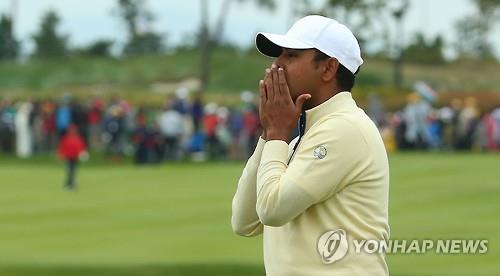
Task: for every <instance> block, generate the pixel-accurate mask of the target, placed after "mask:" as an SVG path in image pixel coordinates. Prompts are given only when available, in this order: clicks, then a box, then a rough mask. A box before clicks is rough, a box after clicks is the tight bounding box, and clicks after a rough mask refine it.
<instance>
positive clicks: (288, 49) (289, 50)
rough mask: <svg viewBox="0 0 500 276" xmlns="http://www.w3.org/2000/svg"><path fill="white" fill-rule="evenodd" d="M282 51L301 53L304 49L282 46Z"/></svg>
mask: <svg viewBox="0 0 500 276" xmlns="http://www.w3.org/2000/svg"><path fill="white" fill-rule="evenodd" d="M283 51H285V52H291V53H294V54H300V53H302V52H303V51H304V50H300V49H290V48H283Z"/></svg>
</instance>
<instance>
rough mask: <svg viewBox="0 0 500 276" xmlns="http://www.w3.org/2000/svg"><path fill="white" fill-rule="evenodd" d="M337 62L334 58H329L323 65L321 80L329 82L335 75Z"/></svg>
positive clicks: (337, 67)
mask: <svg viewBox="0 0 500 276" xmlns="http://www.w3.org/2000/svg"><path fill="white" fill-rule="evenodd" d="M338 69H339V61H338V60H337V59H336V58H329V59H327V60H326V62H325V63H324V65H323V72H322V79H323V81H325V82H329V81H331V80H332V79H333V78H335V75H337V70H338Z"/></svg>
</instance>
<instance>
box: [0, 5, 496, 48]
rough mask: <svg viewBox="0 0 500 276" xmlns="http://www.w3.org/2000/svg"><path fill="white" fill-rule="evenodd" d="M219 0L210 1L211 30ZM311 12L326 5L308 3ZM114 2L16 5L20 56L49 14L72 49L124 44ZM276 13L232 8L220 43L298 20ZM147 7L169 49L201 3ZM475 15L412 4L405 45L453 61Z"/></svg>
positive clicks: (0, 8)
mask: <svg viewBox="0 0 500 276" xmlns="http://www.w3.org/2000/svg"><path fill="white" fill-rule="evenodd" d="M12 1H15V0H0V13H10V12H11V10H12V9H11V3H12ZM222 1H223V0H208V2H209V18H210V22H211V23H212V25H214V22H215V20H216V18H217V16H218V12H219V9H220V6H221V3H222ZM310 1H311V4H312V6H313V7H319V6H321V5H322V4H323V3H324V2H325V0H310ZM116 2H117V1H116V0H85V1H82V0H17V8H16V9H15V10H16V13H15V14H16V18H17V20H16V21H17V23H16V25H15V33H16V36H17V38H18V39H20V40H21V41H22V43H23V52H25V53H29V52H30V51H31V50H32V49H33V42H32V39H31V37H32V35H33V34H34V33H35V32H36V30H37V29H38V25H39V23H40V18H41V15H42V14H43V13H45V12H46V11H47V10H49V9H54V10H55V11H56V12H57V13H58V14H59V16H60V17H61V27H60V32H61V33H63V34H69V35H70V44H71V45H72V46H82V45H86V44H89V43H91V42H92V41H95V40H97V39H112V40H114V41H117V42H118V43H116V44H115V45H116V47H119V45H120V43H123V42H124V41H125V40H126V32H125V29H124V26H123V25H122V23H121V21H120V20H119V18H118V17H117V16H116V15H114V14H113V12H112V11H113V9H114V6H115V5H116ZM277 2H278V5H277V8H276V9H275V10H274V11H268V10H264V9H261V8H259V7H257V6H256V5H255V4H252V1H247V2H246V3H243V4H235V5H232V6H231V10H230V12H229V13H228V17H227V23H226V29H225V31H224V39H225V40H227V41H230V42H233V43H236V44H237V45H240V46H242V47H249V46H251V45H252V44H253V39H254V36H255V33H256V32H258V31H265V32H277V33H285V32H286V30H287V29H288V28H289V27H290V25H291V24H292V23H293V21H294V20H296V18H294V17H293V16H291V10H292V7H291V3H293V2H294V1H293V0H280V1H277ZM147 6H148V8H149V9H150V11H152V12H153V14H154V15H155V17H156V20H155V22H154V24H153V26H152V27H153V29H154V30H155V31H158V32H160V33H162V34H164V35H166V36H167V44H168V45H175V44H177V43H179V42H181V41H182V40H183V39H185V37H187V36H189V35H192V34H193V33H194V32H195V31H196V30H197V29H198V28H199V24H200V0H182V1H179V0H147ZM473 11H474V7H473V5H472V4H471V3H470V0H410V10H409V12H408V14H407V15H406V17H405V22H404V34H405V36H404V39H405V41H406V42H408V41H409V40H410V39H411V38H412V35H413V34H414V33H415V32H416V31H420V32H423V33H424V34H425V35H426V36H427V37H429V38H431V37H434V36H436V35H437V34H441V35H443V36H444V38H445V41H447V42H448V47H447V51H446V54H447V55H448V56H450V57H452V56H453V48H452V47H451V44H452V42H453V41H454V39H455V36H454V27H453V25H454V22H456V20H457V19H460V18H461V17H463V16H465V15H467V14H470V13H471V12H473ZM491 41H492V42H493V45H494V47H495V51H496V54H497V56H499V57H500V47H499V45H500V28H499V27H498V26H496V28H495V29H494V31H493V32H492V34H491Z"/></svg>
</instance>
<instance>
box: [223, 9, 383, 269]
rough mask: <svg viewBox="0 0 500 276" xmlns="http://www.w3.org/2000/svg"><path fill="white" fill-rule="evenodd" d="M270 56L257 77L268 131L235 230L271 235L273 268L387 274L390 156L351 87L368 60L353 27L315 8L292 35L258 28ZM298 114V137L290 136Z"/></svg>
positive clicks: (240, 194) (236, 212) (244, 187)
mask: <svg viewBox="0 0 500 276" xmlns="http://www.w3.org/2000/svg"><path fill="white" fill-rule="evenodd" d="M256 46H257V49H258V50H259V51H260V52H261V53H262V54H264V55H266V56H269V57H273V58H274V59H273V63H272V65H271V67H270V68H268V69H266V72H265V76H264V78H263V80H261V81H260V84H259V91H260V107H259V108H260V120H261V124H262V126H263V129H264V131H263V134H262V136H261V137H260V139H259V142H258V144H257V146H256V149H255V151H254V153H253V155H252V156H251V157H250V158H249V160H248V162H247V164H246V166H245V168H244V170H243V173H242V175H241V177H240V179H239V182H238V188H237V191H236V194H235V195H234V199H233V203H232V219H231V223H232V227H233V231H234V232H235V233H237V234H239V235H241V236H246V237H251V236H256V235H259V234H261V233H263V235H264V239H263V243H264V264H265V269H266V274H267V275H269V276H282V275H286V276H293V275H313V276H318V275H325V276H326V275H328V276H330V275H388V274H389V272H388V268H387V265H386V262H385V255H384V253H383V252H378V251H377V252H374V253H370V252H368V251H367V250H360V252H357V250H356V247H355V246H354V244H353V240H357V241H363V240H366V241H368V240H375V241H385V242H388V239H389V225H388V191H389V165H388V160H387V154H386V151H385V148H384V144H383V142H382V139H381V137H380V134H379V132H378V130H377V128H376V126H375V125H374V123H373V122H372V121H371V120H370V118H369V117H368V116H367V115H366V114H365V112H364V111H363V110H362V109H360V108H359V107H358V106H357V105H356V102H355V101H354V100H353V97H352V95H351V92H350V91H351V89H352V87H353V85H354V80H355V76H356V73H357V72H358V70H359V68H360V66H361V64H362V63H363V60H362V59H361V53H360V48H359V45H358V42H357V40H356V38H355V37H354V35H353V33H352V32H351V31H350V30H349V29H348V28H347V27H346V26H344V25H342V24H340V23H339V22H337V21H335V20H333V19H330V18H326V17H323V16H318V15H311V16H306V17H304V18H302V19H300V20H299V21H297V22H296V23H295V24H294V25H293V26H292V27H291V28H290V30H288V32H287V33H286V34H285V35H279V34H269V33H258V34H257V37H256ZM297 122H299V136H298V137H296V138H295V139H293V140H291V139H290V136H291V134H292V133H293V131H294V128H296V126H297Z"/></svg>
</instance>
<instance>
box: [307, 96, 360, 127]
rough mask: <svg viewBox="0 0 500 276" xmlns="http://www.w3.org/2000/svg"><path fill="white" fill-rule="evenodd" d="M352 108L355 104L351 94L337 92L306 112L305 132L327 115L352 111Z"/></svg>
mask: <svg viewBox="0 0 500 276" xmlns="http://www.w3.org/2000/svg"><path fill="white" fill-rule="evenodd" d="M354 107H356V102H355V101H354V99H353V98H352V95H351V92H348V91H343V92H339V93H337V94H335V95H333V96H332V97H331V98H330V99H328V100H326V101H325V102H323V103H321V104H320V105H318V106H315V107H313V108H311V109H308V110H306V118H307V121H306V126H305V131H306V132H307V131H308V130H309V129H310V128H311V126H313V125H314V124H315V123H317V122H318V121H320V120H321V119H322V118H323V117H325V116H327V115H330V114H333V113H342V112H345V111H348V110H352V109H353V108H354Z"/></svg>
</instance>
